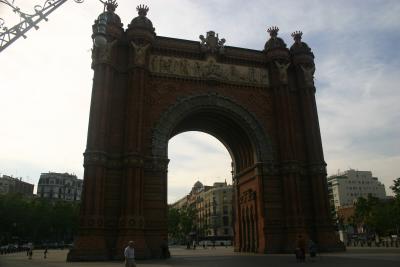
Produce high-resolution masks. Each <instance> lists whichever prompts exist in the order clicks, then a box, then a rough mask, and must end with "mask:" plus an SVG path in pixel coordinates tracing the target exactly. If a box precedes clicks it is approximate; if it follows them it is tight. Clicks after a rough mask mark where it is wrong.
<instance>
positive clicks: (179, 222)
mask: <svg viewBox="0 0 400 267" xmlns="http://www.w3.org/2000/svg"><path fill="white" fill-rule="evenodd" d="M195 215H196V211H195V209H194V208H193V207H191V206H189V207H183V208H181V209H175V208H172V207H170V208H169V209H168V233H169V235H170V236H171V237H172V238H173V239H175V240H177V241H180V242H182V241H185V239H186V236H188V235H189V234H190V232H191V231H193V229H194V219H195Z"/></svg>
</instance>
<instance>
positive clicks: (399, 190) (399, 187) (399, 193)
mask: <svg viewBox="0 0 400 267" xmlns="http://www.w3.org/2000/svg"><path fill="white" fill-rule="evenodd" d="M390 189H392V191H393V193H394V195H395V196H396V198H400V177H399V178H397V179H395V180H393V185H392V186H390Z"/></svg>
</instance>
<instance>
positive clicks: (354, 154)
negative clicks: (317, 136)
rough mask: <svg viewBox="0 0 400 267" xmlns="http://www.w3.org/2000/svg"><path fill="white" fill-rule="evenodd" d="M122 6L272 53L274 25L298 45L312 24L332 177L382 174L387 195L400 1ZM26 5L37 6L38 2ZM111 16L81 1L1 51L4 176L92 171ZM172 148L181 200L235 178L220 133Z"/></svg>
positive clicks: (393, 155)
mask: <svg viewBox="0 0 400 267" xmlns="http://www.w3.org/2000/svg"><path fill="white" fill-rule="evenodd" d="M118 2H119V7H118V8H117V14H118V15H120V17H121V19H122V22H123V23H124V26H125V27H126V25H128V24H129V23H130V21H131V20H132V18H134V17H135V16H136V15H137V13H136V10H135V9H136V6H137V5H138V4H147V5H148V6H149V7H150V11H149V13H148V17H149V18H150V19H151V20H152V22H153V25H154V27H155V28H156V33H157V34H158V35H161V36H170V37H175V38H183V39H190V40H198V36H199V35H200V34H205V33H206V32H207V31H209V30H214V31H216V32H217V33H219V36H220V37H221V38H225V39H226V45H229V46H238V47H246V48H251V49H258V50H261V49H263V47H264V43H265V42H266V41H267V39H268V34H267V32H266V29H267V28H268V27H269V26H273V25H276V26H278V27H279V28H280V32H279V36H280V37H282V38H283V39H284V40H285V42H286V43H287V44H288V46H290V45H291V44H292V42H293V41H292V38H291V37H290V33H291V32H293V31H295V30H301V31H303V33H304V35H303V41H305V42H307V43H308V44H309V46H310V47H311V48H312V50H313V52H314V54H315V56H316V59H315V60H316V73H315V81H316V87H317V94H316V97H317V105H318V110H319V118H320V126H321V133H322V139H323V146H324V152H325V159H326V161H327V163H328V172H329V174H333V173H336V172H337V170H339V169H340V170H341V171H343V170H346V169H348V168H349V167H351V168H354V169H359V170H371V171H372V172H373V174H374V175H375V176H377V177H379V179H380V180H381V181H383V182H384V183H385V185H386V187H387V192H390V190H389V189H388V186H389V185H390V184H391V183H392V180H393V179H394V178H396V177H400V152H399V151H400V141H399V136H400V123H399V121H400V118H399V117H400V105H399V104H398V102H399V101H400V90H399V84H400V77H399V69H400V68H399V67H400V50H399V49H398V46H399V43H400V31H399V29H400V18H399V17H400V16H399V14H400V1H396V0H395V1H383V0H381V1H365V0H359V1H355V0H353V1H316V0H315V1H311V0H303V1H256V0H253V1H246V2H243V1H231V0H230V1H228V0H219V1H184V0H179V1H178V0H170V1H163V0H158V1H154V0H153V1H130V0H129V1H128V0H120V1H118ZM15 3H16V4H17V5H19V6H20V7H21V8H22V9H25V10H29V9H31V8H32V7H33V6H34V4H36V3H37V1H33V0H24V1H22V0H16V1H15ZM9 11H10V10H7V9H6V8H4V7H3V6H0V17H2V18H5V20H6V24H7V22H9V23H10V24H7V26H12V25H13V20H12V19H13V18H12V12H11V15H10V12H9ZM101 11H102V6H101V5H100V3H99V2H98V1H94V0H86V1H85V3H83V4H76V3H74V2H73V1H69V2H68V3H66V4H65V5H64V6H62V7H61V8H59V9H58V10H56V11H55V12H54V13H53V14H51V15H50V17H49V22H43V23H41V24H40V29H39V30H38V31H31V32H30V33H28V39H26V40H22V39H21V40H18V41H17V42H16V43H15V44H13V45H12V46H10V47H9V48H7V49H6V50H4V51H3V52H2V53H0V64H1V66H2V68H1V70H0V173H2V174H12V175H14V176H22V177H23V178H24V179H27V180H29V181H30V182H34V183H36V182H37V180H38V178H39V175H40V173H41V172H47V171H59V172H73V173H76V174H77V175H78V176H80V177H82V173H83V167H82V161H83V158H82V153H83V151H84V149H85V144H86V133H87V122H88V114H89V104H90V93H91V82H92V75H93V74H92V71H91V69H90V60H91V59H90V49H91V46H92V43H91V39H90V35H91V25H92V23H93V21H94V19H95V18H96V17H97V16H98V14H100V13H101ZM60 81H61V82H60ZM188 147H190V148H191V149H193V150H190V151H188ZM169 148H170V151H169V157H170V158H171V163H170V166H169V192H170V193H169V194H170V196H169V199H170V200H174V199H176V198H178V197H180V196H182V195H184V194H185V193H186V192H187V191H188V190H190V187H191V186H192V185H193V183H194V182H195V181H196V180H197V179H200V180H201V181H203V182H206V183H212V182H213V181H214V180H219V181H221V180H222V181H223V180H225V178H226V179H227V181H228V182H229V181H230V159H229V155H228V152H227V151H226V149H225V148H224V147H223V146H222V144H220V143H219V142H218V141H216V140H215V139H213V138H212V137H209V136H205V135H203V134H195V135H193V134H189V133H186V134H183V135H182V136H181V135H179V136H177V137H174V138H173V139H171V141H170V144H169ZM204 166H208V167H207V168H206V170H207V171H206V172H205V171H204Z"/></svg>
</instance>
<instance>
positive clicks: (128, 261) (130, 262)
mask: <svg viewBox="0 0 400 267" xmlns="http://www.w3.org/2000/svg"><path fill="white" fill-rule="evenodd" d="M134 245H135V243H134V242H133V241H129V243H128V246H127V247H126V248H125V251H124V256H125V267H136V263H135V249H134V248H133V246H134Z"/></svg>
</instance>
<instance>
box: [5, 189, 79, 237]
mask: <svg viewBox="0 0 400 267" xmlns="http://www.w3.org/2000/svg"><path fill="white" fill-rule="evenodd" d="M78 213H79V204H78V203H73V202H65V201H49V200H47V199H41V198H37V199H34V198H28V197H24V196H22V195H18V194H8V195H2V196H0V243H1V244H7V243H17V242H18V243H24V242H28V241H32V242H35V243H42V242H48V241H49V242H50V241H51V242H61V241H65V242H71V241H72V236H73V234H74V233H76V230H77V226H78Z"/></svg>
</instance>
